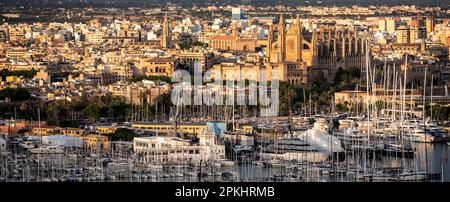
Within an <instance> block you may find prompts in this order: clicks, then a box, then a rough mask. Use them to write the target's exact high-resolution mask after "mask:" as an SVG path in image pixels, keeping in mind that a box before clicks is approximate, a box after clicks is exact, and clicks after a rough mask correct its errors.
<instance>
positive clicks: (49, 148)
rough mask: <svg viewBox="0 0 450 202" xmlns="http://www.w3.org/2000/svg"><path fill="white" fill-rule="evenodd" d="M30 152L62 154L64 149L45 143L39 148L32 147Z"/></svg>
mask: <svg viewBox="0 0 450 202" xmlns="http://www.w3.org/2000/svg"><path fill="white" fill-rule="evenodd" d="M29 151H30V153H33V154H62V153H64V150H63V149H62V148H61V147H57V146H53V145H44V146H41V147H38V148H34V149H30V150H29Z"/></svg>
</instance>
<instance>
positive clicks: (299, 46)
mask: <svg viewBox="0 0 450 202" xmlns="http://www.w3.org/2000/svg"><path fill="white" fill-rule="evenodd" d="M267 40H268V42H267V47H266V56H267V58H266V61H265V64H266V65H265V67H266V75H267V79H270V78H271V75H272V74H278V78H279V79H280V80H281V81H287V82H289V83H291V84H306V83H308V82H309V81H310V79H311V75H313V72H314V71H320V72H322V73H323V74H324V76H325V78H327V80H328V81H329V82H331V81H332V80H333V78H334V74H335V72H336V71H337V70H338V68H349V67H358V68H362V67H364V64H365V63H364V58H365V44H366V40H367V37H366V35H365V33H363V32H358V31H354V30H349V29H347V28H337V27H336V26H321V27H320V28H318V29H314V30H313V31H312V33H311V32H306V31H304V30H303V27H302V23H301V21H300V19H299V17H298V16H297V19H295V20H293V22H292V23H291V24H290V25H289V26H287V25H286V24H285V21H284V18H283V16H282V15H281V16H280V20H279V23H278V25H270V26H269V33H268V37H267Z"/></svg>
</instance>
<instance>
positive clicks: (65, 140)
mask: <svg viewBox="0 0 450 202" xmlns="http://www.w3.org/2000/svg"><path fill="white" fill-rule="evenodd" d="M42 143H43V144H46V145H54V146H59V147H82V146H83V140H82V139H81V138H80V137H72V136H65V135H50V136H43V137H42Z"/></svg>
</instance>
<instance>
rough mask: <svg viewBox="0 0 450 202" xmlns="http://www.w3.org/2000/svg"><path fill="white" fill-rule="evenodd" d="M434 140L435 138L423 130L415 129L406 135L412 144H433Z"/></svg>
mask: <svg viewBox="0 0 450 202" xmlns="http://www.w3.org/2000/svg"><path fill="white" fill-rule="evenodd" d="M434 138H435V137H434V136H432V135H430V134H429V133H427V131H425V130H423V129H421V128H414V129H412V130H410V131H409V133H408V134H406V135H405V139H407V140H410V141H412V142H423V143H431V142H433V141H434Z"/></svg>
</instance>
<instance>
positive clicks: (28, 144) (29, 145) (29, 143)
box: [20, 141, 36, 149]
mask: <svg viewBox="0 0 450 202" xmlns="http://www.w3.org/2000/svg"><path fill="white" fill-rule="evenodd" d="M20 146H22V148H24V149H34V148H36V144H35V143H34V142H33V141H25V142H23V143H21V144H20Z"/></svg>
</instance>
